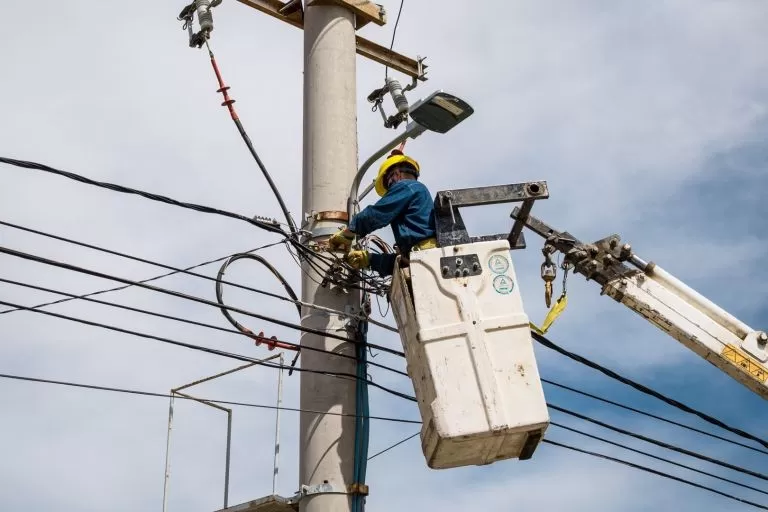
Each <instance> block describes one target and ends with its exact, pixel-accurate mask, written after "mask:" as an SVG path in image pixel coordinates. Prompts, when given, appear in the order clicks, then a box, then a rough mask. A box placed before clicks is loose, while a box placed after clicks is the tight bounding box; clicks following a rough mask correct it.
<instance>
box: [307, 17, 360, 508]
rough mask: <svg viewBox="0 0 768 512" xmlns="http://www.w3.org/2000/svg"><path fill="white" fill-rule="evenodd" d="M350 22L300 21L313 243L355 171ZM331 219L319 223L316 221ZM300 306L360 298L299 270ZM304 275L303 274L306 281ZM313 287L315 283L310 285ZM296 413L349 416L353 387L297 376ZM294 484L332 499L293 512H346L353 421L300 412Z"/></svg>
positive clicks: (333, 347)
mask: <svg viewBox="0 0 768 512" xmlns="http://www.w3.org/2000/svg"><path fill="white" fill-rule="evenodd" d="M355 52H356V45H355V15H354V13H353V12H352V11H350V10H349V9H347V8H346V7H343V6H340V5H328V4H322V5H318V4H317V3H315V4H310V5H308V6H307V8H306V11H305V15H304V167H303V200H302V207H303V212H307V213H312V214H314V218H315V219H320V220H310V223H309V228H308V229H310V230H311V231H312V232H313V236H314V239H315V240H325V239H327V238H328V235H330V234H331V233H333V232H334V231H335V230H336V229H338V226H339V224H340V221H339V220H338V219H339V212H346V209H347V204H346V201H347V195H348V192H349V184H350V183H351V182H352V179H353V178H354V176H355V173H356V171H357V104H356V69H355ZM329 218H330V219H336V220H324V219H329ZM303 271H304V275H303V277H302V294H301V295H302V299H303V300H304V301H306V302H310V303H314V304H318V305H322V306H326V307H330V308H333V309H336V310H341V311H344V310H345V309H346V307H347V306H352V307H355V308H357V307H358V306H359V305H360V293H359V292H357V291H351V292H350V293H341V292H339V291H338V290H336V289H333V288H331V287H328V288H323V287H321V286H320V285H319V284H317V282H320V281H321V280H322V279H323V276H320V275H318V273H317V272H315V271H314V270H313V269H312V268H311V267H309V266H308V265H307V264H306V263H304V264H303ZM307 274H309V275H307ZM316 281H317V282H316ZM346 324H347V320H346V319H345V318H339V317H337V316H330V315H327V314H325V313H320V312H317V311H315V310H308V309H306V308H304V310H303V313H302V325H303V326H306V327H312V328H315V329H323V330H326V331H327V332H329V333H334V334H341V335H343V334H344V333H345V332H346V331H345V328H346ZM301 344H302V345H303V346H311V347H318V348H322V349H325V350H328V351H333V352H337V353H339V352H340V353H344V354H349V355H354V354H355V350H354V345H352V344H351V343H347V342H343V341H340V340H335V339H328V338H324V337H322V336H317V335H313V334H304V335H303V336H302V339H301ZM301 366H302V368H311V369H322V370H324V371H333V372H343V373H347V374H353V375H354V373H355V361H354V360H352V359H346V358H340V357H335V356H330V355H328V354H324V353H321V352H316V351H309V350H303V351H302V352H301ZM300 401H301V408H302V409H312V410H317V411H324V412H335V413H347V414H354V413H355V381H354V380H353V379H339V378H333V377H327V376H324V375H318V374H312V373H307V372H303V373H302V374H301V400H300ZM299 432H300V443H301V444H300V452H299V453H300V456H299V457H300V460H299V478H300V482H299V484H300V485H306V486H310V487H313V486H317V485H322V484H324V483H327V484H329V485H330V486H332V487H333V493H328V492H325V493H318V494H309V495H307V496H305V497H304V498H303V499H302V500H301V502H300V510H301V512H347V511H349V510H350V509H351V499H350V496H349V495H346V494H338V493H346V492H348V488H349V484H351V483H353V482H352V479H353V469H354V468H353V464H354V442H355V435H354V418H353V417H342V416H329V415H323V414H311V413H302V414H301V420H300V425H299Z"/></svg>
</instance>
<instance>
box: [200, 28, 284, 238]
mask: <svg viewBox="0 0 768 512" xmlns="http://www.w3.org/2000/svg"><path fill="white" fill-rule="evenodd" d="M205 47H206V48H207V49H208V56H209V57H210V59H211V66H213V71H214V73H216V80H217V81H218V83H219V91H218V92H221V93H222V94H223V95H224V103H222V106H224V105H226V106H227V107H228V109H229V113H230V116H231V117H232V121H234V123H235V126H236V127H237V131H238V132H240V136H241V137H242V139H243V142H245V145H246V146H247V147H248V151H249V152H250V153H251V156H252V157H253V159H254V160H255V161H256V165H258V166H259V169H260V170H261V173H262V174H263V175H264V178H265V179H266V180H267V184H268V185H269V188H270V189H272V193H273V194H274V196H275V199H277V203H278V205H279V206H280V209H281V210H282V211H283V215H285V219H286V222H288V227H289V228H290V229H291V233H292V234H296V233H297V229H296V224H295V223H294V222H293V217H291V213H290V212H289V211H288V208H287V207H286V206H285V202H284V201H283V196H281V195H280V191H279V190H278V189H277V185H275V182H274V181H272V176H270V175H269V171H267V168H266V166H265V165H264V163H263V162H262V161H261V158H259V154H258V153H257V152H256V149H255V148H254V147H253V142H251V138H250V137H249V136H248V133H247V132H246V131H245V128H244V127H243V123H242V122H240V117H239V116H238V115H237V113H236V112H235V107H234V106H233V103H235V100H230V99H229V95H228V93H227V90H228V89H229V87H227V86H225V85H224V79H223V78H222V77H221V72H220V71H219V66H218V64H217V63H216V57H214V56H213V51H212V50H211V46H210V44H209V42H208V40H207V39H206V41H205Z"/></svg>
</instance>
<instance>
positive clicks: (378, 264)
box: [368, 253, 397, 276]
mask: <svg viewBox="0 0 768 512" xmlns="http://www.w3.org/2000/svg"><path fill="white" fill-rule="evenodd" d="M396 259H397V254H374V253H372V254H371V255H370V256H369V260H368V261H369V262H370V268H371V270H374V271H376V272H377V273H378V274H379V275H380V276H391V275H392V272H394V270H395V260H396Z"/></svg>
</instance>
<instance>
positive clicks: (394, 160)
mask: <svg viewBox="0 0 768 512" xmlns="http://www.w3.org/2000/svg"><path fill="white" fill-rule="evenodd" d="M400 163H408V164H411V165H412V166H413V168H414V169H416V176H418V175H419V173H420V169H419V162H417V161H416V160H414V159H413V158H411V157H409V156H406V155H404V154H403V152H402V151H400V150H397V149H395V150H394V151H392V153H391V154H390V155H389V157H388V158H387V159H386V160H384V163H383V164H381V167H379V174H378V175H377V176H376V193H377V194H379V196H380V197H384V194H386V193H387V187H386V185H385V184H384V176H386V174H387V171H389V169H390V168H391V167H392V166H393V165H396V164H400Z"/></svg>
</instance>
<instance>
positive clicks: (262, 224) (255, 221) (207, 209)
mask: <svg viewBox="0 0 768 512" xmlns="http://www.w3.org/2000/svg"><path fill="white" fill-rule="evenodd" d="M0 163H4V164H8V165H13V166H15V167H20V168H23V169H30V170H35V171H43V172H47V173H50V174H55V175H57V176H61V177H64V178H67V179H70V180H74V181H79V182H80V183H85V184H86V185H92V186H94V187H99V188H105V189H108V190H112V191H114V192H120V193H122V194H132V195H137V196H141V197H143V198H145V199H149V200H151V201H157V202H160V203H164V204H168V205H172V206H178V207H180V208H185V209H188V210H195V211H198V212H201V213H207V214H210V215H219V216H222V217H229V218H230V219H237V220H241V221H243V222H247V223H248V224H251V225H252V226H256V227H257V228H260V229H263V230H265V231H269V232H271V233H277V234H279V235H282V236H284V237H288V233H286V232H285V231H283V230H282V229H281V228H279V227H278V222H277V221H274V220H269V221H266V220H261V219H263V217H255V218H250V217H246V216H245V215H241V214H239V213H234V212H229V211H226V210H221V209H219V208H213V207H211V206H205V205H200V204H196V203H187V202H184V201H179V200H177V199H173V198H170V197H167V196H163V195H160V194H154V193H151V192H146V191H144V190H139V189H135V188H131V187H125V186H123V185H117V184H115V183H108V182H102V181H96V180H93V179H90V178H86V177H85V176H81V175H79V174H75V173H72V172H68V171H62V170H60V169H55V168H53V167H50V166H47V165H44V164H40V163H37V162H28V161H25V160H16V159H13V158H7V157H2V156H0Z"/></svg>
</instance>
